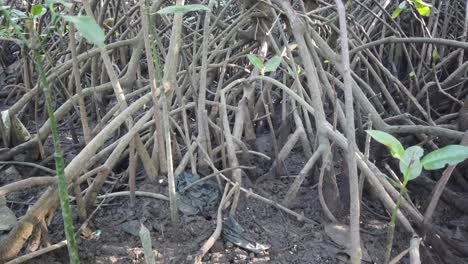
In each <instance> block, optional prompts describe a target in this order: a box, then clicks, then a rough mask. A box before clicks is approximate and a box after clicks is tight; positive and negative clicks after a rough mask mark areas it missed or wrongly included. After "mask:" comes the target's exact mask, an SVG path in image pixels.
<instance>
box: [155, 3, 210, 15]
mask: <svg viewBox="0 0 468 264" xmlns="http://www.w3.org/2000/svg"><path fill="white" fill-rule="evenodd" d="M201 10H203V11H206V10H209V8H208V7H207V6H206V5H200V4H193V5H183V6H176V5H173V6H168V7H165V8H163V9H161V10H159V11H158V12H156V13H157V14H177V13H187V12H191V11H201Z"/></svg>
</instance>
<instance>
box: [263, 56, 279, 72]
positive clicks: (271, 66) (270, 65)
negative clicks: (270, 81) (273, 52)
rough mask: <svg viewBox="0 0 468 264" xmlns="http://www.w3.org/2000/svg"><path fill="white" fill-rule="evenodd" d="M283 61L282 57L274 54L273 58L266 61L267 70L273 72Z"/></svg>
mask: <svg viewBox="0 0 468 264" xmlns="http://www.w3.org/2000/svg"><path fill="white" fill-rule="evenodd" d="M280 63H281V57H280V56H273V58H271V59H269V60H268V61H267V62H266V63H265V72H273V71H276V69H277V68H278V66H279V65H280Z"/></svg>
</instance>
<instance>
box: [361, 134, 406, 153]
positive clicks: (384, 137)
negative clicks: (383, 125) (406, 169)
mask: <svg viewBox="0 0 468 264" xmlns="http://www.w3.org/2000/svg"><path fill="white" fill-rule="evenodd" d="M366 132H367V134H369V135H370V136H371V137H372V138H373V139H374V140H375V141H377V142H379V143H381V144H384V145H385V146H387V148H389V149H390V153H391V154H392V157H394V158H396V159H401V158H402V157H403V154H404V153H405V149H404V148H403V145H401V143H400V141H398V139H396V138H395V137H394V136H392V135H390V134H388V133H386V132H383V131H379V130H366Z"/></svg>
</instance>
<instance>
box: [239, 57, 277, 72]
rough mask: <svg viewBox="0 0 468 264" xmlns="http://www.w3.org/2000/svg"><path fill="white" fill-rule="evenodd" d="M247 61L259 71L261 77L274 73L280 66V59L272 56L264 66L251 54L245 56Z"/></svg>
mask: <svg viewBox="0 0 468 264" xmlns="http://www.w3.org/2000/svg"><path fill="white" fill-rule="evenodd" d="M247 59H248V60H249V62H250V63H252V65H253V66H254V67H255V68H257V69H259V70H260V73H261V74H262V75H265V73H267V72H273V71H276V69H277V68H278V66H279V65H280V64H281V57H280V56H277V55H275V56H273V57H272V58H271V59H269V60H268V61H267V62H266V63H265V64H263V62H262V60H261V59H260V58H259V57H257V56H255V55H252V54H249V55H247Z"/></svg>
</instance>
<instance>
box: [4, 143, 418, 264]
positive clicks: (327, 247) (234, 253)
mask: <svg viewBox="0 0 468 264" xmlns="http://www.w3.org/2000/svg"><path fill="white" fill-rule="evenodd" d="M269 137H270V136H269V134H265V135H260V136H259V137H258V138H257V149H258V150H259V151H264V152H267V148H268V141H269V140H268V138H269ZM297 153H300V151H296V152H294V153H293V154H292V155H290V157H289V158H288V160H287V161H286V168H287V170H288V172H289V174H290V175H297V174H298V173H299V171H300V169H301V168H302V167H303V165H304V162H305V160H304V157H302V155H301V154H297ZM68 154H69V155H70V158H71V157H72V156H73V152H69V153H68ZM266 154H269V153H266ZM252 162H253V163H254V164H252V165H255V166H256V167H257V171H256V172H255V173H256V174H258V175H261V174H263V173H265V172H266V171H267V170H268V168H269V167H270V165H269V164H268V163H267V162H265V161H262V160H260V159H258V160H252ZM51 165H52V164H51ZM12 166H14V165H11V166H6V165H3V166H2V167H0V185H4V184H7V183H10V182H14V181H17V180H19V179H21V177H22V176H21V172H22V170H21V168H18V170H17V172H18V174H17V175H14V174H12V173H11V171H12V170H11V169H8V168H11V167H12ZM16 167H18V166H16ZM335 170H336V173H337V175H340V174H342V173H345V172H342V171H340V166H339V164H337V165H336V166H335ZM139 178H140V180H139V181H138V182H137V189H138V190H140V191H147V192H152V193H159V194H165V195H167V185H166V184H164V182H163V183H162V184H159V183H151V182H149V181H148V180H147V179H146V178H145V177H139ZM338 178H342V177H338ZM249 180H250V179H248V178H246V179H245V180H244V182H245V184H246V186H245V187H246V188H252V190H253V192H255V193H257V194H260V195H262V196H264V197H266V198H268V199H271V200H273V201H278V202H279V201H281V200H282V198H283V197H284V195H285V194H286V192H287V190H288V187H289V186H290V184H291V183H292V181H293V177H281V178H276V179H268V180H265V181H262V182H259V183H257V184H255V185H252V183H251V182H250V181H249ZM311 180H312V179H310V181H311ZM249 185H250V186H249ZM114 187H115V188H114V190H113V191H126V190H127V187H126V185H125V184H121V185H120V187H118V184H116V185H114ZM343 188H344V186H343ZM42 190H43V189H39V188H33V189H29V190H26V191H23V192H16V193H12V194H10V195H8V196H7V203H8V206H9V207H10V208H11V209H13V211H14V212H15V214H16V215H17V216H18V217H20V216H21V215H23V214H24V213H25V212H26V210H27V209H28V206H29V205H30V204H33V203H34V201H35V200H36V199H37V198H38V197H39V195H40V192H42ZM22 201H28V202H27V203H24V202H22ZM364 201H365V206H364V207H362V216H361V220H362V223H361V227H362V232H361V233H362V246H363V250H364V261H365V262H364V263H381V262H382V258H383V252H384V251H385V250H384V249H385V242H386V232H385V230H386V226H387V223H388V221H389V219H388V217H387V216H386V215H388V214H386V212H384V211H382V208H383V207H382V206H381V205H380V204H379V202H378V201H373V200H370V199H364ZM290 209H292V210H294V211H295V212H297V213H300V214H303V215H304V216H305V217H306V218H308V219H311V220H313V221H314V222H315V224H314V223H305V222H303V221H299V220H298V219H296V218H295V217H292V216H291V215H288V214H287V213H285V212H284V211H281V210H278V209H276V208H274V207H272V206H270V205H268V204H266V203H264V202H262V201H259V200H256V199H254V198H252V197H246V196H245V195H242V196H241V201H240V205H239V208H238V210H237V216H236V220H237V221H238V222H239V224H240V225H241V226H242V227H243V228H244V230H245V233H244V235H245V237H246V238H248V239H249V240H250V241H252V242H258V243H261V244H263V245H267V246H268V247H269V249H267V250H264V251H262V252H260V253H253V252H250V251H248V250H245V249H242V248H240V247H237V246H235V245H233V244H232V243H231V242H228V241H225V240H224V239H222V238H221V239H219V240H218V241H217V242H216V244H215V245H214V246H213V248H212V249H211V250H210V252H209V253H208V254H207V255H206V256H205V258H204V259H203V260H204V263H311V264H319V263H347V260H348V258H349V255H348V253H347V247H348V246H349V243H348V242H347V239H348V238H347V227H346V226H342V225H335V224H332V223H327V222H326V221H325V220H324V219H325V217H324V215H323V214H322V209H321V206H320V203H319V199H318V194H317V187H316V185H311V184H305V185H303V186H302V187H301V189H300V192H299V193H298V196H297V198H296V199H295V201H294V202H293V204H292V206H291V207H290ZM347 211H348V209H344V212H347ZM340 220H341V222H343V223H346V222H347V221H348V219H346V218H343V217H341V218H340ZM141 222H143V224H144V225H145V226H146V227H147V228H148V229H149V230H150V232H151V237H152V240H153V241H152V242H153V248H154V250H155V251H156V252H157V261H158V263H192V262H193V261H192V260H193V258H194V255H195V254H196V253H197V251H198V250H199V249H200V247H201V245H202V244H203V243H204V242H205V241H206V240H207V239H208V237H209V236H210V235H211V234H212V233H213V231H214V229H215V227H216V209H214V210H210V211H209V212H207V213H205V214H203V216H202V215H195V216H184V215H182V216H181V220H180V223H179V224H176V225H173V224H171V221H170V212H169V203H168V202H167V201H164V200H158V199H154V198H145V197H137V200H136V205H135V206H134V207H132V206H131V205H130V203H129V198H128V196H122V197H115V198H107V199H106V201H105V202H104V203H103V204H101V205H100V207H99V208H98V210H97V211H96V213H95V214H94V215H93V217H92V218H91V220H90V224H89V225H88V228H87V231H88V233H89V234H88V236H85V237H84V236H81V237H80V238H79V239H78V245H79V254H80V258H81V261H82V263H145V261H144V254H143V249H142V245H141V241H140V238H139V236H138V228H139V226H140V223H141ZM49 239H50V242H51V243H52V244H53V243H57V242H60V241H62V240H63V239H64V233H63V222H62V218H61V214H60V213H56V215H55V217H54V219H53V221H52V224H51V225H50V226H49ZM409 239H410V237H408V235H407V234H404V233H403V232H399V233H397V236H396V239H395V245H394V254H398V253H399V252H400V251H402V250H404V249H405V248H407V247H408V245H409ZM67 262H68V254H67V252H66V248H65V247H63V248H62V249H59V250H56V251H53V252H51V253H48V254H45V255H43V256H40V257H38V258H34V259H32V260H30V261H29V262H27V263H31V264H32V263H44V264H45V263H67ZM401 263H406V262H405V260H403V262H401Z"/></svg>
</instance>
